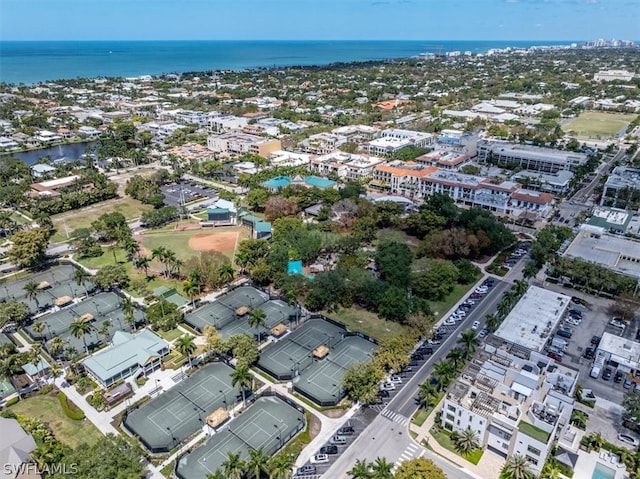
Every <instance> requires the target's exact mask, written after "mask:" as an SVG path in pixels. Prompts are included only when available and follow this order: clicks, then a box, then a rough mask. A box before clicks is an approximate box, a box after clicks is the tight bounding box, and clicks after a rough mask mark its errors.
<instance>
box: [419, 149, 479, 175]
mask: <svg viewBox="0 0 640 479" xmlns="http://www.w3.org/2000/svg"><path fill="white" fill-rule="evenodd" d="M470 161H471V155H470V154H469V153H467V152H464V151H460V150H444V149H437V150H434V151H431V152H429V153H426V154H424V155H421V156H419V157H418V158H416V162H417V163H420V164H423V165H429V166H435V167H437V168H440V169H443V170H457V169H458V168H460V167H462V166H464V165H466V164H468V163H469V162H470Z"/></svg>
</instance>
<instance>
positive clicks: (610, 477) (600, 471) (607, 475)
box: [591, 462, 616, 479]
mask: <svg viewBox="0 0 640 479" xmlns="http://www.w3.org/2000/svg"><path fill="white" fill-rule="evenodd" d="M615 477H616V471H614V470H613V469H611V468H610V467H607V466H605V465H604V464H601V463H599V462H597V463H596V467H595V468H594V469H593V475H592V476H591V479H615Z"/></svg>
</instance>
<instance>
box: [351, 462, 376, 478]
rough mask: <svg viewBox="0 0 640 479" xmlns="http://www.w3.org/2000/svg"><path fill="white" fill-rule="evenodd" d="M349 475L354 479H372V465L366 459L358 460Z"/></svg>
mask: <svg viewBox="0 0 640 479" xmlns="http://www.w3.org/2000/svg"><path fill="white" fill-rule="evenodd" d="M347 474H348V475H349V476H351V477H352V478H353V479H371V465H370V464H369V463H368V462H367V460H366V459H356V463H355V464H354V465H353V467H352V468H351V469H350V470H349V471H347Z"/></svg>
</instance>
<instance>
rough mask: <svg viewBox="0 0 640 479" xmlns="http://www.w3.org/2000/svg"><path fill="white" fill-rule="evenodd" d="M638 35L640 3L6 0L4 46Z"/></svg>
mask: <svg viewBox="0 0 640 479" xmlns="http://www.w3.org/2000/svg"><path fill="white" fill-rule="evenodd" d="M639 33H640V0H0V39H2V40H261V39H266V40H302V39H311V40H315V39H318V40H323V39H345V40H375V39H381V40H429V39H434V40H435V39H438V40H590V39H595V38H619V39H632V40H638V39H640V38H638V37H640V34H639ZM634 37H636V38H634Z"/></svg>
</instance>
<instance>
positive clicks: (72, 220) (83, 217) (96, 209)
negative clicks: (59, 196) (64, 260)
mask: <svg viewBox="0 0 640 479" xmlns="http://www.w3.org/2000/svg"><path fill="white" fill-rule="evenodd" d="M148 209H151V206H149V205H145V204H143V203H141V202H140V201H138V200H134V199H133V198H130V197H128V196H125V197H124V198H115V199H112V200H107V201H102V202H100V203H96V204H95V205H91V206H87V207H86V208H81V209H79V210H73V211H67V212H66V213H60V214H59V215H54V216H52V217H51V221H53V226H54V228H55V229H56V232H55V234H54V235H53V237H52V238H51V241H52V242H59V241H65V240H66V239H67V231H68V232H69V233H71V232H72V231H73V230H75V229H77V228H89V227H90V226H91V222H93V221H95V220H96V219H97V218H98V217H99V216H100V215H102V214H104V213H112V212H114V211H119V212H120V213H122V214H123V215H124V217H125V218H127V219H134V218H138V217H139V216H140V215H141V214H142V213H143V212H144V211H146V210H148ZM65 228H66V229H65Z"/></svg>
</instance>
